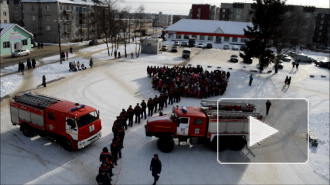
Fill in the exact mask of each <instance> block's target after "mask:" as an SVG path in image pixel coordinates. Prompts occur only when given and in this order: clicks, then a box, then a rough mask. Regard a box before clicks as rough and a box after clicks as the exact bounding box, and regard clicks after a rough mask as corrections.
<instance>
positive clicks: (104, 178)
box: [96, 170, 111, 185]
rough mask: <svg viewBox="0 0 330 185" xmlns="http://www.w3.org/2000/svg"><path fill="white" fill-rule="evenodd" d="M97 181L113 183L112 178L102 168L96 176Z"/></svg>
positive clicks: (102, 183)
mask: <svg viewBox="0 0 330 185" xmlns="http://www.w3.org/2000/svg"><path fill="white" fill-rule="evenodd" d="M96 182H97V184H99V185H111V179H110V178H109V176H108V175H107V174H106V171H105V170H102V172H101V173H99V174H98V175H97V176H96Z"/></svg>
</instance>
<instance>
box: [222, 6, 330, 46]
mask: <svg viewBox="0 0 330 185" xmlns="http://www.w3.org/2000/svg"><path fill="white" fill-rule="evenodd" d="M251 6H252V4H251V3H221V5H220V16H219V17H220V20H223V21H237V22H251V21H252V17H251V15H249V12H250V11H251ZM287 7H288V10H289V12H288V14H291V15H294V16H302V17H303V19H304V21H302V22H304V23H303V24H304V26H302V28H301V30H300V32H301V33H303V34H302V35H301V36H300V40H301V42H300V43H301V44H306V45H307V44H310V45H327V46H328V45H329V41H330V40H329V38H330V37H329V35H330V33H329V32H330V30H329V29H330V28H329V24H330V21H329V16H330V9H329V8H316V7H310V6H299V5H287Z"/></svg>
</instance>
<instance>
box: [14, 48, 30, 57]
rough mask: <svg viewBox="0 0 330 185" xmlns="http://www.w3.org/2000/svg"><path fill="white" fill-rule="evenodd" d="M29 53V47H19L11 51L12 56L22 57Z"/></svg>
mask: <svg viewBox="0 0 330 185" xmlns="http://www.w3.org/2000/svg"><path fill="white" fill-rule="evenodd" d="M29 54H30V51H29V50H27V49H17V50H15V51H14V52H12V53H11V56H12V57H20V56H25V55H29Z"/></svg>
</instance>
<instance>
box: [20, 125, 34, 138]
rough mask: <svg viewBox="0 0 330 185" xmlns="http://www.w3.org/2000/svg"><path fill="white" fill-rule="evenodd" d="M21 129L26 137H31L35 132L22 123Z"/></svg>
mask: <svg viewBox="0 0 330 185" xmlns="http://www.w3.org/2000/svg"><path fill="white" fill-rule="evenodd" d="M22 131H23V134H24V135H25V136H26V137H32V136H35V135H36V132H35V131H34V130H33V129H32V128H31V127H30V126H29V125H28V124H27V123H25V124H24V123H23V124H22Z"/></svg>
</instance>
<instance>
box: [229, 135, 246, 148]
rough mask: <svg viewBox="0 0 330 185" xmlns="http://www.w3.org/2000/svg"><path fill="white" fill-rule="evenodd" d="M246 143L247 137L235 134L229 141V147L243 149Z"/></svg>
mask: <svg viewBox="0 0 330 185" xmlns="http://www.w3.org/2000/svg"><path fill="white" fill-rule="evenodd" d="M245 145H246V139H245V138H244V137H243V136H233V137H231V139H230V142H229V148H230V149H231V150H234V151H238V150H242V149H243V148H244V146H245Z"/></svg>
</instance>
